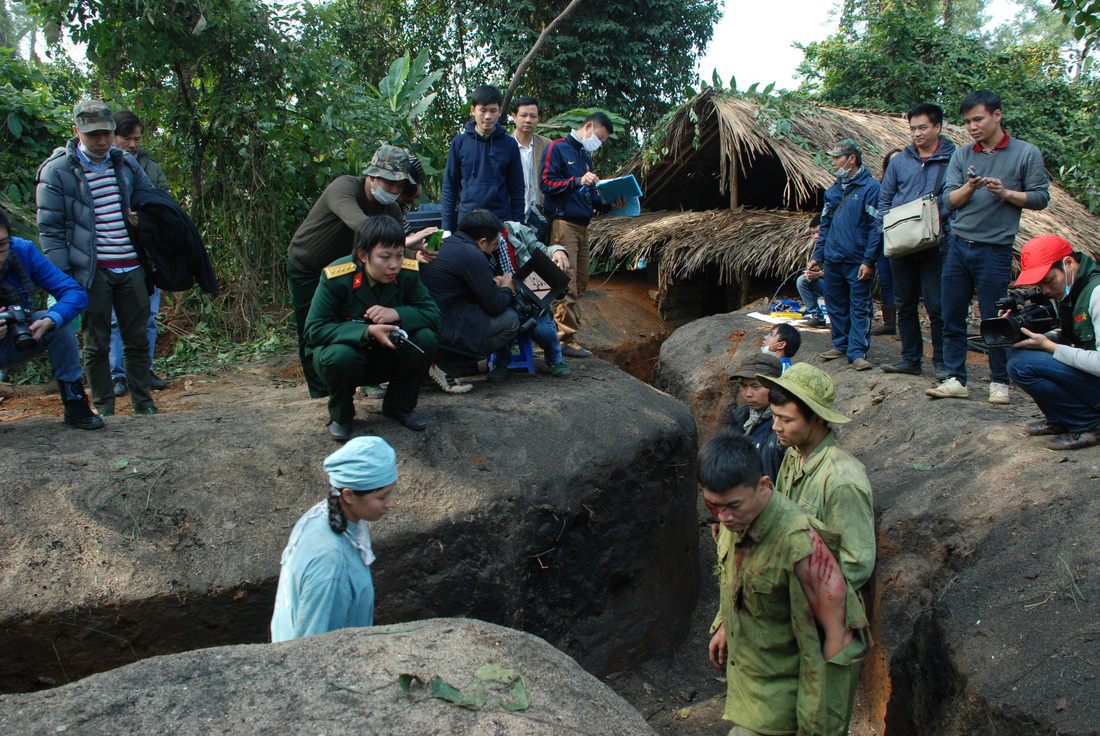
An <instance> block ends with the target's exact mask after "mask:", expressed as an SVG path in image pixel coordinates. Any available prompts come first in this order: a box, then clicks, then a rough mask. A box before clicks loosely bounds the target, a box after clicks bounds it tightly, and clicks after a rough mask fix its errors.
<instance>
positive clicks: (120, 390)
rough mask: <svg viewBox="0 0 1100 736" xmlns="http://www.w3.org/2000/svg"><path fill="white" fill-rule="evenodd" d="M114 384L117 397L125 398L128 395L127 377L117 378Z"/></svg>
mask: <svg viewBox="0 0 1100 736" xmlns="http://www.w3.org/2000/svg"><path fill="white" fill-rule="evenodd" d="M113 383H114V390H115V396H125V395H126V378H125V377H122V378H116V379H115V380H114V382H113Z"/></svg>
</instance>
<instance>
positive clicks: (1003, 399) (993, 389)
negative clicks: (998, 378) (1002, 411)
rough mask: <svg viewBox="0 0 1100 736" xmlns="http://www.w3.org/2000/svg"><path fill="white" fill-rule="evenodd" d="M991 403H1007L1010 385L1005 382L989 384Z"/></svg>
mask: <svg viewBox="0 0 1100 736" xmlns="http://www.w3.org/2000/svg"><path fill="white" fill-rule="evenodd" d="M989 403H990V404H1007V403H1009V401H1008V386H1007V385H1006V384H1003V383H991V384H989Z"/></svg>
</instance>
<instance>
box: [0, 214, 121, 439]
mask: <svg viewBox="0 0 1100 736" xmlns="http://www.w3.org/2000/svg"><path fill="white" fill-rule="evenodd" d="M36 288H42V289H45V290H46V291H48V292H49V293H50V294H51V295H52V296H53V298H54V299H56V300H57V302H56V303H55V304H54V305H53V307H52V308H51V309H49V310H48V311H38V312H36V311H33V310H32V309H31V294H33V293H34V291H35V289H36ZM87 305H88V295H87V294H86V293H84V289H82V288H80V286H79V285H78V284H77V283H76V282H75V281H73V279H72V278H70V277H69V276H66V275H65V274H64V272H62V271H61V269H59V268H58V267H57V266H55V265H53V264H52V263H50V262H49V261H47V260H46V257H45V256H44V255H42V254H41V253H39V252H38V249H37V248H35V247H34V243H32V242H30V241H29V240H23V239H22V238H13V237H11V223H10V222H9V221H8V214H7V213H6V212H4V210H0V313H3V314H4V315H7V316H5V317H3V318H0V369H2V370H8V369H9V368H14V367H16V366H19V365H22V364H23V363H26V362H27V361H29V360H31V359H32V358H35V357H37V356H39V355H41V354H42V352H43V351H44V350H49V351H50V368H51V369H52V370H53V377H54V378H55V379H56V380H57V387H58V389H59V391H60V392H61V400H62V404H63V405H64V407H65V424H69V425H71V426H73V427H76V428H77V429H99V428H100V427H102V426H103V420H102V419H100V418H99V417H98V416H96V415H95V414H94V413H93V412H92V409H91V407H90V406H89V405H88V396H87V394H85V393H84V383H83V381H84V376H83V373H82V372H81V369H80V346H79V344H78V343H77V341H76V333H75V332H73V326H72V324H71V322H72V320H73V318H75V317H76V316H77V315H78V314H80V313H81V312H82V311H84V307H86V306H87ZM12 318H16V319H12Z"/></svg>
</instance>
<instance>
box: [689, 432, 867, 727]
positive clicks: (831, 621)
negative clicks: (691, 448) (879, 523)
mask: <svg viewBox="0 0 1100 736" xmlns="http://www.w3.org/2000/svg"><path fill="white" fill-rule="evenodd" d="M697 473H698V478H699V486H700V490H701V491H702V493H703V500H704V502H705V503H706V506H707V509H708V510H709V511H710V512H711V513H713V514H714V515H715V516H717V517H718V520H719V521H720V522H721V524H722V528H721V530H720V531H719V533H718V537H717V540H716V541H717V543H718V565H719V582H720V586H721V592H720V598H719V609H718V616H717V617H716V618H715V620H714V624H713V625H712V626H711V633H712V634H713V637H712V638H711V641H710V658H711V662H713V663H714V666H715V667H718V668H722V667H725V668H726V681H727V692H726V709H725V712H724V713H723V715H722V717H723V718H725V719H726V720H729V721H733V722H734V724H736V725H735V726H734V727H733V729H732V730H731V731H730V736H754V735H755V734H769V735H772V734H776V735H779V734H796V733H797V734H800V735H804V736H843V735H844V734H846V733H847V732H848V722H849V720H850V719H851V715H852V706H853V704H854V702H855V690H856V680H857V678H858V675H859V663H860V661H861V660H862V659H863V658H864V656H866V651H867V637H866V634H865V629H866V628H867V617H866V613H865V612H864V610H863V606H862V604H861V603H860V601H859V598H858V597H857V596H856V594H855V591H854V590H853V589H852V586H851V585H850V584H849V583H848V582H847V581H845V579H844V576H843V575H842V574H841V571H840V567H839V565H838V564H837V561H836V557H835V554H834V551H833V550H834V549H835V544H834V542H835V537H834V535H833V534H831V533H830V532H829V531H827V530H826V529H825V528H824V527H823V526H822V525H821V524H820V522H818V521H817V520H816V519H814V518H813V517H811V516H809V515H808V514H807V513H806V512H805V511H804V510H803V509H802V508H801V507H800V506H799V505H798V504H796V503H794V502H793V501H791V500H790V499H789V498H787V497H786V496H784V495H783V494H781V493H775V492H774V491H773V487H772V483H771V479H770V478H768V476H766V475H764V470H763V466H762V464H761V461H760V454H759V451H758V450H757V449H756V446H755V444H754V443H753V441H752V439H751V438H750V437H747V436H745V435H738V436H729V435H715V436H713V437H711V438H710V439H709V440H708V441H707V442H706V443H705V444H704V445H703V447H702V449H701V450H700V451H699V460H698V465H697ZM830 545H832V548H831V547H830Z"/></svg>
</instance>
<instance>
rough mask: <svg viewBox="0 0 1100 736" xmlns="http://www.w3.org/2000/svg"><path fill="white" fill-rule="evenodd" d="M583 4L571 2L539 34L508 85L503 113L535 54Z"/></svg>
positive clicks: (575, 0)
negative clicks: (555, 30)
mask: <svg viewBox="0 0 1100 736" xmlns="http://www.w3.org/2000/svg"><path fill="white" fill-rule="evenodd" d="M580 4H581V0H570V3H569V4H568V5H566V6H565V10H563V11H561V13H560V14H559V15H558V17H557V18H554V20H552V21H550V22H549V23H548V24H547V25H546V28H543V29H542V33H540V34H539V37H538V39H537V40H536V41H535V44H534V45H533V46H532V47H531V50H530V51H528V52H527V55H526V56H524V57H523V61H521V62H520V63H519V66H517V67H516V73H515V74H514V75H512V83H511V84H509V85H508V91H507V92H505V93H504V109H503V110H502V112H504V114H506V115H507V114H508V107H509V105H511V104H512V95H514V94H515V93H516V87H519V80H520V79H522V78H523V73H524V72H526V71H527V67H529V66H531V62H532V61H534V59H535V54H537V53H538V52H539V49H540V48H541V47H542V45H543V44H544V43H546V39H547V38H548V37H549V36H550V34H551V33H553V32H554V29H555V28H557V27H558V26H559V25H560V24H561V22H562V21H563V20H565V19H566V18H567V17H568V16H569V14H570V13H572V12H573V11H574V10H576V9H577V6H578V5H580Z"/></svg>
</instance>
